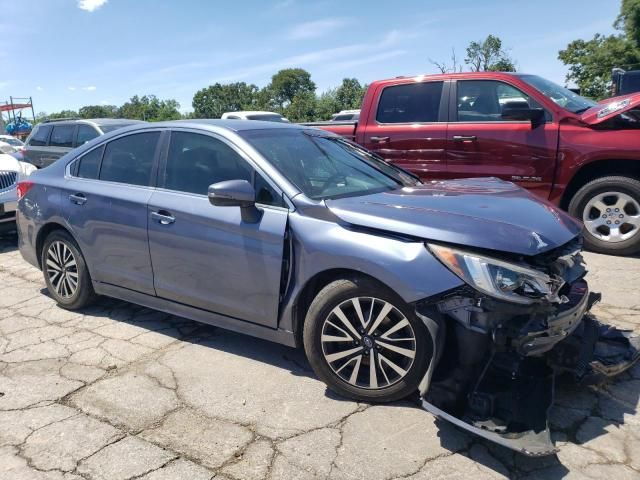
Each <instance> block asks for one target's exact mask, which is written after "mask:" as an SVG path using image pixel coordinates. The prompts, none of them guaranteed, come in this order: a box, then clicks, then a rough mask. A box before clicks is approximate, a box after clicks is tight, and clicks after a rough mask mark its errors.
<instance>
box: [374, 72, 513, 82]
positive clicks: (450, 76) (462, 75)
mask: <svg viewBox="0 0 640 480" xmlns="http://www.w3.org/2000/svg"><path fill="white" fill-rule="evenodd" d="M520 75H523V74H522V73H521V72H459V73H428V74H423V75H401V76H398V77H393V78H386V79H384V80H376V81H374V82H371V85H374V84H375V85H379V84H386V83H390V84H393V83H398V81H399V80H414V81H416V82H421V81H423V80H456V79H470V78H471V79H472V78H478V79H483V78H484V79H488V78H491V79H500V78H502V79H506V78H513V77H514V76H520Z"/></svg>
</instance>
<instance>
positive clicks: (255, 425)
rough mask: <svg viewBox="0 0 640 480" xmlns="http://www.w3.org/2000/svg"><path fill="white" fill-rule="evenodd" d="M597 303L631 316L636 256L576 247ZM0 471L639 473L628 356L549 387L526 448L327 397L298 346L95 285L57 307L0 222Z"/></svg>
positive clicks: (639, 289)
mask: <svg viewBox="0 0 640 480" xmlns="http://www.w3.org/2000/svg"><path fill="white" fill-rule="evenodd" d="M586 258H587V261H588V264H589V267H590V270H591V272H590V273H589V277H588V279H589V280H590V281H591V282H592V289H593V290H595V291H601V292H602V293H603V301H604V303H603V304H602V305H598V306H596V307H595V310H594V312H595V314H596V316H597V317H598V318H599V319H600V320H602V321H606V322H609V323H613V324H616V325H617V326H621V327H623V328H629V329H635V330H636V331H638V332H640V259H639V258H614V257H606V256H600V255H593V254H587V255H586ZM0 282H1V284H2V295H0V478H7V479H9V478H10V479H12V480H20V479H29V480H31V479H35V480H39V479H43V480H44V479H46V480H50V479H51V480H72V479H104V480H125V479H134V478H135V479H144V480H162V479H172V480H175V479H183V478H184V479H189V480H200V479H203V480H204V479H212V478H216V479H225V480H244V479H247V480H260V479H323V478H330V479H336V480H337V479H360V478H366V479H372V480H374V479H381V480H382V479H385V480H386V479H393V478H408V479H414V480H418V479H434V478H448V479H462V478H473V479H474V480H484V479H494V478H517V479H559V478H569V479H571V478H594V479H600V478H606V477H608V478H616V480H625V479H632V478H638V479H640V455H639V453H638V452H640V428H638V427H640V414H638V413H637V410H638V403H639V402H638V397H639V395H640V366H636V367H635V368H634V369H633V370H632V371H631V372H628V373H625V374H624V375H622V376H620V377H619V378H618V379H617V380H616V381H615V382H614V383H611V384H609V385H606V386H602V387H599V388H598V389H595V388H591V389H577V388H574V387H562V386H561V387H560V388H559V389H558V392H557V406H556V407H554V409H553V411H552V412H551V424H552V427H553V435H554V438H555V440H556V442H557V445H558V446H559V447H560V452H559V453H558V455H557V456H553V457H546V458H542V459H531V458H526V457H523V456H521V455H518V454H515V453H513V452H511V451H509V450H506V449H504V448H502V447H499V446H496V445H493V444H491V443H489V442H486V441H484V440H482V439H479V438H477V437H475V436H471V435H468V434H466V433H464V432H463V431H461V430H458V429H457V428H455V427H453V426H451V425H449V424H447V423H446V422H442V421H439V420H437V419H435V418H434V417H433V416H432V415H431V414H429V413H427V412H425V411H423V410H421V409H419V408H416V406H415V405H413V404H411V403H406V402H398V403H395V404H390V405H368V404H362V403H357V402H352V401H348V400H345V399H342V398H339V397H338V396H337V395H334V394H333V393H332V392H330V391H328V390H327V389H326V388H325V385H324V384H323V383H321V382H320V381H319V380H317V379H316V378H315V377H314V375H313V373H312V371H311V369H310V368H309V366H308V364H307V362H306V360H305V358H304V355H303V354H302V352H300V351H297V350H294V349H290V348H287V347H284V346H280V345H276V344H272V343H269V342H266V341H262V340H258V339H254V338H251V337H248V336H243V335H238V334H235V333H232V332H227V331H224V330H221V329H215V328H212V327H209V326H206V325H202V324H198V323H195V322H192V321H189V320H186V319H183V318H178V317H174V316H170V315H167V314H163V313H160V312H156V311H153V310H149V309H146V308H143V307H139V306H135V305H131V304H128V303H125V302H121V301H117V300H112V299H108V298H103V299H101V300H100V301H99V302H98V303H97V304H96V305H95V306H92V307H91V308H88V309H85V310H83V311H81V312H68V311H65V310H63V309H61V308H59V307H57V306H56V305H55V303H54V302H53V301H52V300H51V299H50V298H49V297H48V296H47V294H46V289H45V288H44V281H43V279H42V274H41V273H40V272H39V271H38V270H36V269H34V268H33V267H31V266H30V265H28V264H27V263H26V262H24V261H23V260H22V258H21V257H20V254H19V252H18V251H17V249H16V237H15V235H14V234H13V235H12V234H6V235H2V236H0Z"/></svg>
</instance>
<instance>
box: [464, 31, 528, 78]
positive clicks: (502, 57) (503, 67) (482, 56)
mask: <svg viewBox="0 0 640 480" xmlns="http://www.w3.org/2000/svg"><path fill="white" fill-rule="evenodd" d="M464 62H465V63H466V64H467V65H469V67H470V68H471V71H472V72H498V71H501V72H515V71H516V66H515V64H514V62H513V60H512V59H511V57H510V56H509V54H508V53H507V52H506V51H505V50H504V49H503V48H502V40H500V38H499V37H496V36H494V35H488V36H487V38H485V39H484V40H480V41H474V42H471V43H470V44H469V46H468V47H467V57H466V58H465V59H464Z"/></svg>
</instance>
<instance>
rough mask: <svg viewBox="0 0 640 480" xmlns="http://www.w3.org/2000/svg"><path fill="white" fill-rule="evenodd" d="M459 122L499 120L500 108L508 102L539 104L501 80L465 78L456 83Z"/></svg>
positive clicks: (533, 106) (500, 119)
mask: <svg viewBox="0 0 640 480" xmlns="http://www.w3.org/2000/svg"><path fill="white" fill-rule="evenodd" d="M457 88H458V93H457V99H456V102H457V108H458V121H459V122H500V121H503V118H502V108H503V107H504V106H505V105H506V104H508V103H510V102H526V103H527V104H528V105H529V107H530V108H538V107H539V104H538V103H537V102H536V101H535V100H533V99H532V98H531V97H529V96H528V95H527V94H525V93H523V92H522V91H520V90H518V89H517V88H515V87H512V86H511V85H509V84H506V83H503V82H496V81H493V80H465V81H461V82H458V83H457Z"/></svg>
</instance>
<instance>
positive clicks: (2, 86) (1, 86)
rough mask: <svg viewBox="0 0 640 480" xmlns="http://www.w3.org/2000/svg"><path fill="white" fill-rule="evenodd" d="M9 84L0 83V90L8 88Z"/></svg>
mask: <svg viewBox="0 0 640 480" xmlns="http://www.w3.org/2000/svg"><path fill="white" fill-rule="evenodd" d="M8 86H9V82H0V88H4V87H8Z"/></svg>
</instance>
